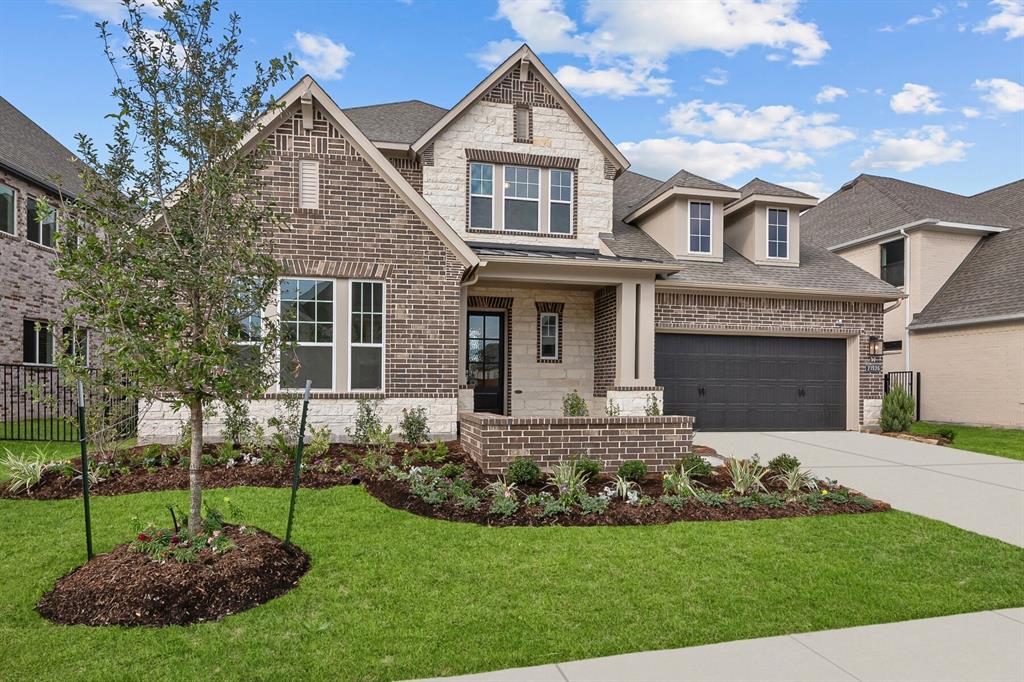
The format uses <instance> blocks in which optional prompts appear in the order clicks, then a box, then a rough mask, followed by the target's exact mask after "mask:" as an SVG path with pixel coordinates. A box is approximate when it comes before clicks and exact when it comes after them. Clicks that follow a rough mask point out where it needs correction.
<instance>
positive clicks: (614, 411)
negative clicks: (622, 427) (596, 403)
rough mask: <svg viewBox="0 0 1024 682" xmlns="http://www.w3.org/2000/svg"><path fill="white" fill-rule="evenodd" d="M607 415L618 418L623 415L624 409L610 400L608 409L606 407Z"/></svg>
mask: <svg viewBox="0 0 1024 682" xmlns="http://www.w3.org/2000/svg"><path fill="white" fill-rule="evenodd" d="M605 414H606V415H608V416H609V417H618V416H619V415H620V414H622V408H621V407H619V404H618V403H617V402H615V401H614V400H609V401H608V405H607V407H605Z"/></svg>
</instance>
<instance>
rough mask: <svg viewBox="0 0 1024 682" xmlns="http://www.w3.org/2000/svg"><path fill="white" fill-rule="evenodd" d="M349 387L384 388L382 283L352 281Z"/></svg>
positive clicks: (360, 389)
mask: <svg viewBox="0 0 1024 682" xmlns="http://www.w3.org/2000/svg"><path fill="white" fill-rule="evenodd" d="M349 307H350V308H351V310H352V313H351V316H352V319H351V329H352V336H351V339H350V343H349V346H350V356H349V388H350V389H351V390H353V391H379V390H383V388H384V284H383V283H382V282H352V296H351V299H350V306H349Z"/></svg>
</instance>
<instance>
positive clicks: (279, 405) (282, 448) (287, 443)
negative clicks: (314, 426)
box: [267, 393, 302, 455]
mask: <svg viewBox="0 0 1024 682" xmlns="http://www.w3.org/2000/svg"><path fill="white" fill-rule="evenodd" d="M301 419H302V398H301V397H300V396H299V395H298V394H297V393H284V394H282V395H281V398H280V399H279V400H278V401H277V402H276V404H275V406H274V416H273V417H271V418H270V419H268V420H267V426H269V427H270V428H272V429H274V433H273V434H272V435H271V437H270V439H271V443H272V444H273V445H274V448H275V449H276V450H277V451H278V453H279V454H282V455H291V454H294V453H295V446H296V445H298V443H299V421H300V420H301Z"/></svg>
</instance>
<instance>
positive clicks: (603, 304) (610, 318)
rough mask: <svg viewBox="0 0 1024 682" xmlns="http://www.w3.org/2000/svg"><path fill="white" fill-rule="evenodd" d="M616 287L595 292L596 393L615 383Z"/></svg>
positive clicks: (606, 391)
mask: <svg viewBox="0 0 1024 682" xmlns="http://www.w3.org/2000/svg"><path fill="white" fill-rule="evenodd" d="M615 306H616V292H615V287H604V288H603V289H598V290H597V291H595V292H594V395H595V396H601V397H604V396H605V395H607V394H608V389H610V388H611V387H612V386H613V385H614V384H615Z"/></svg>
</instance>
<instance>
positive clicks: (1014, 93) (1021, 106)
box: [974, 78, 1024, 112]
mask: <svg viewBox="0 0 1024 682" xmlns="http://www.w3.org/2000/svg"><path fill="white" fill-rule="evenodd" d="M974 89H975V90H981V91H982V92H983V93H984V94H982V96H981V98H982V99H983V100H985V101H986V102H988V103H989V104H991V105H992V106H993V107H995V109H996V110H997V111H1005V112H1016V111H1024V86H1022V85H1021V84H1020V83H1016V82H1014V81H1011V80H1007V79H1006V78H989V79H986V80H981V79H978V80H976V81H974Z"/></svg>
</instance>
